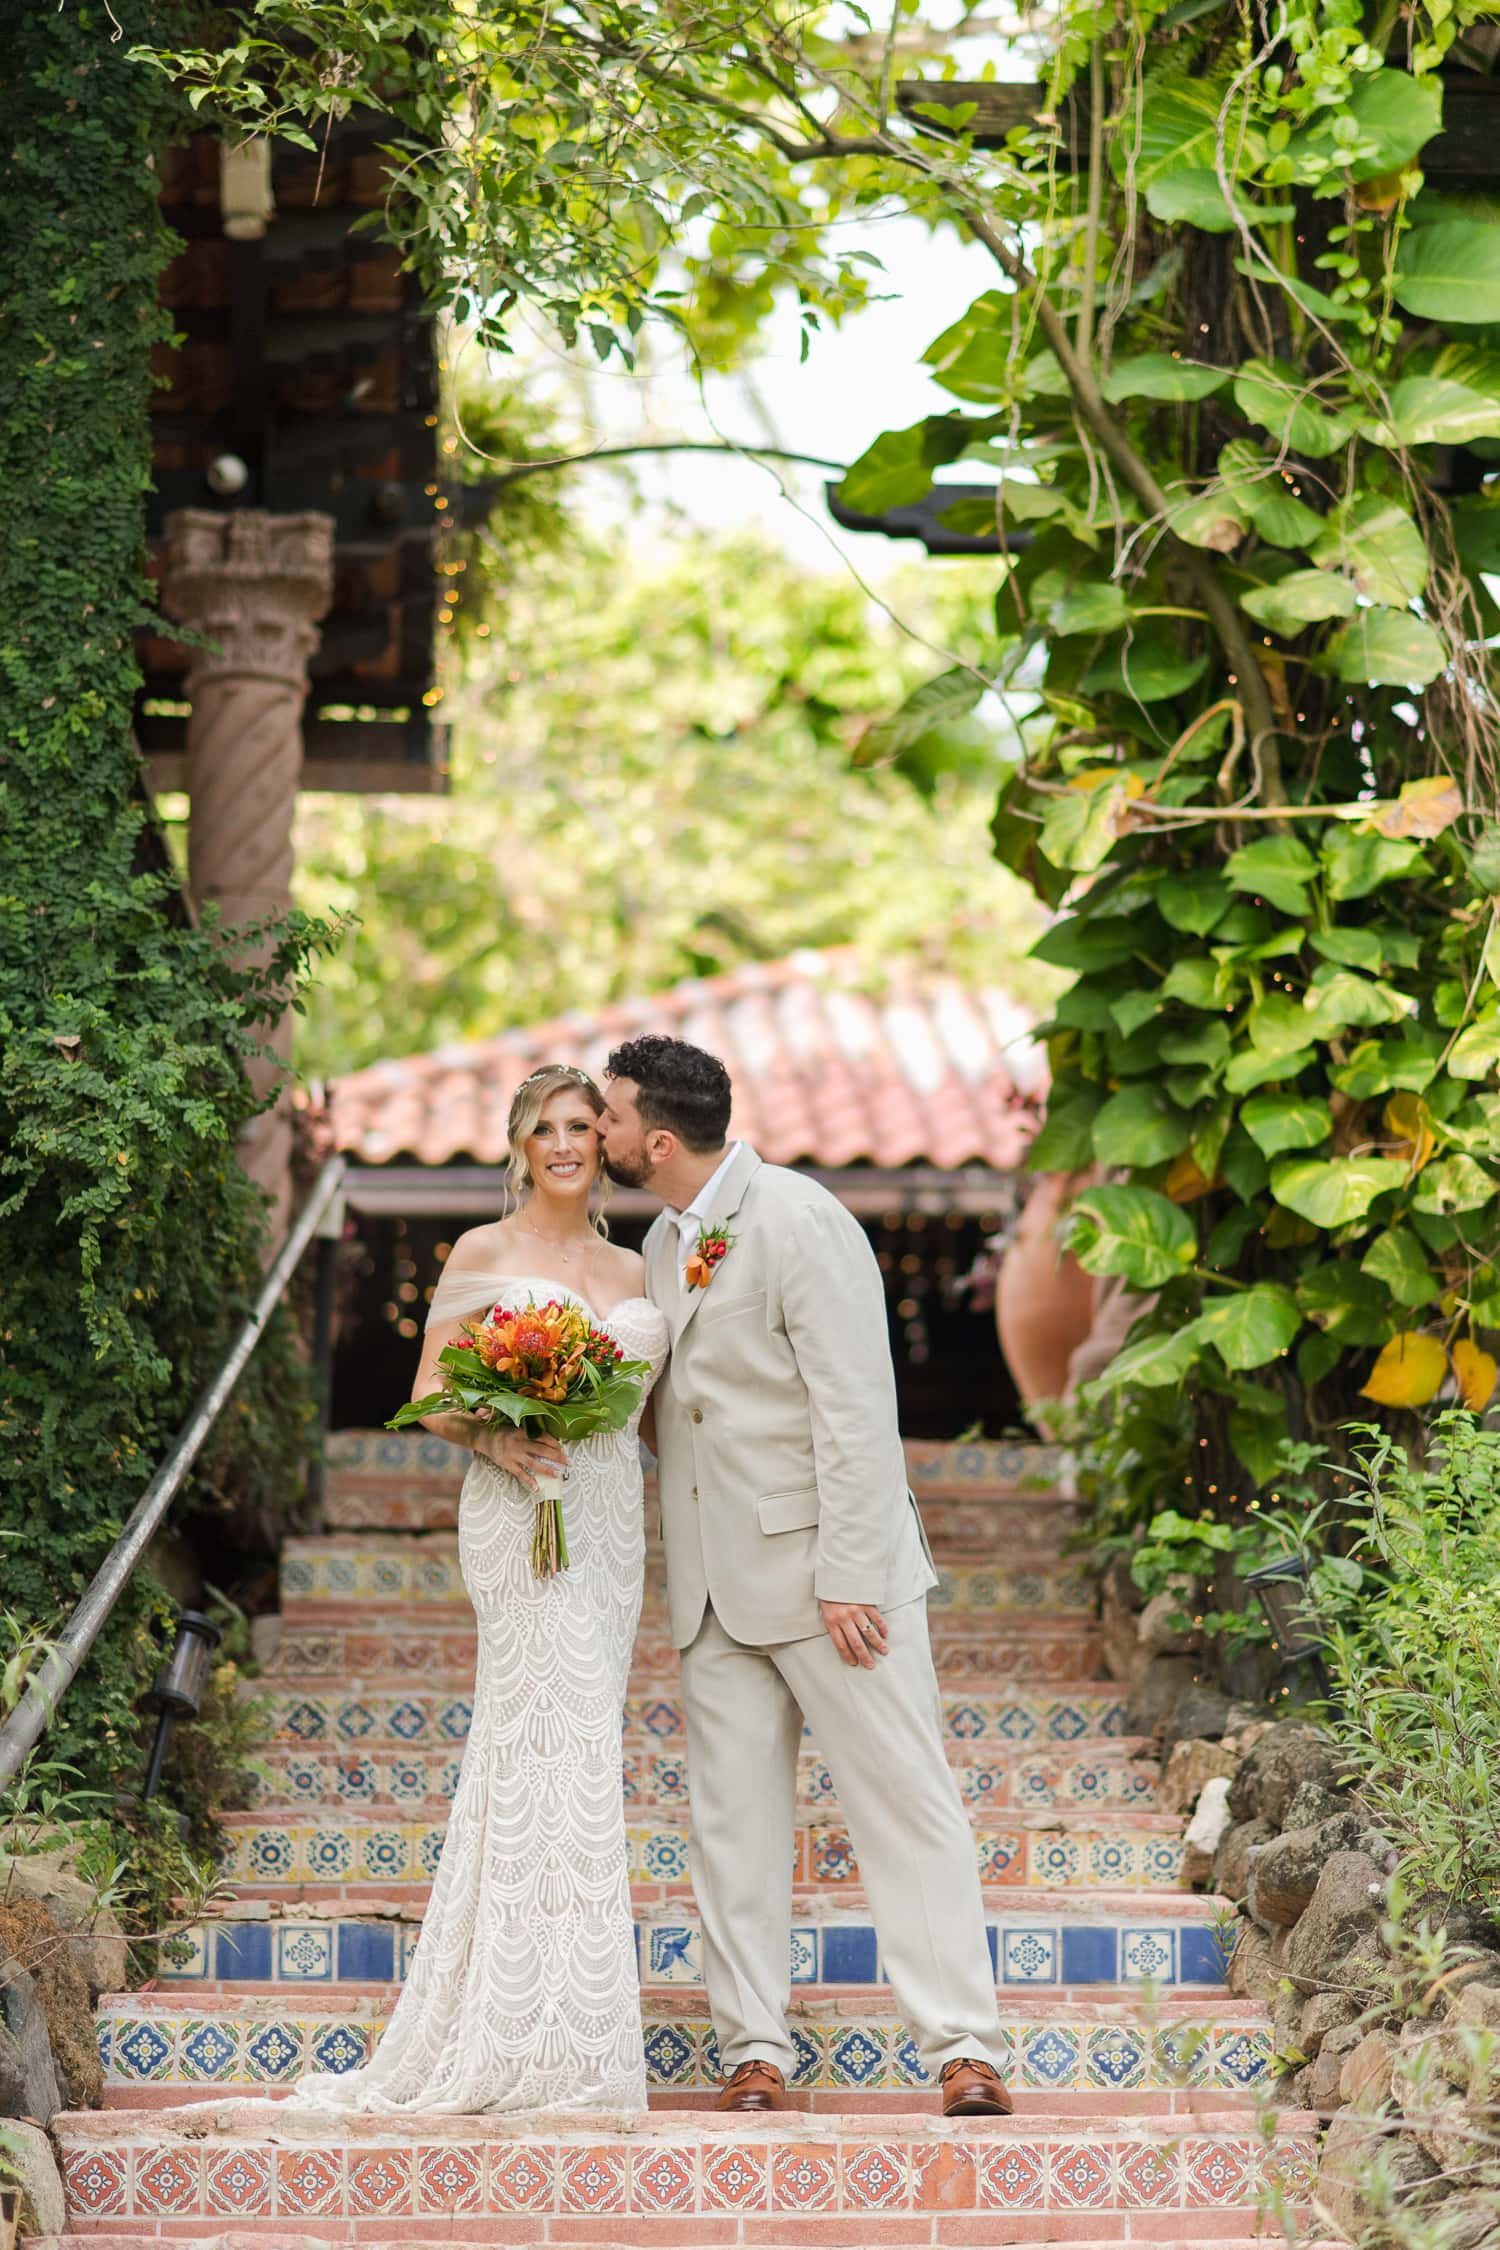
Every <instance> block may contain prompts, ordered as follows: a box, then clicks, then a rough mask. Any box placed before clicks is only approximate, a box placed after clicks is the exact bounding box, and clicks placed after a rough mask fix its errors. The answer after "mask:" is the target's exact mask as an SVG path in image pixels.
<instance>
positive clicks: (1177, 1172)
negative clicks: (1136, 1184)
mask: <svg viewBox="0 0 1500 2250" xmlns="http://www.w3.org/2000/svg"><path fill="white" fill-rule="evenodd" d="M1165 1185H1166V1190H1167V1193H1168V1195H1169V1196H1170V1197H1171V1199H1172V1201H1173V1202H1174V1203H1196V1202H1197V1200H1198V1198H1199V1196H1200V1195H1211V1194H1212V1193H1213V1186H1214V1183H1213V1181H1212V1180H1210V1179H1208V1178H1206V1177H1205V1175H1204V1174H1203V1173H1202V1172H1201V1171H1200V1170H1199V1169H1198V1165H1197V1162H1196V1160H1195V1158H1194V1156H1193V1152H1192V1150H1191V1149H1189V1148H1185V1149H1184V1150H1183V1152H1182V1154H1181V1155H1180V1156H1174V1157H1173V1159H1172V1163H1171V1167H1170V1169H1169V1170H1168V1173H1167V1177H1166V1182H1165Z"/></svg>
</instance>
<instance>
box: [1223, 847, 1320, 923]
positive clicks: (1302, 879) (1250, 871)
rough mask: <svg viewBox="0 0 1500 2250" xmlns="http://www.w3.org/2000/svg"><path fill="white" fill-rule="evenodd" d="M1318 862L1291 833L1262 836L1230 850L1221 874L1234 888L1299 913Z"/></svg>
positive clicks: (1284, 911)
mask: <svg viewBox="0 0 1500 2250" xmlns="http://www.w3.org/2000/svg"><path fill="white" fill-rule="evenodd" d="M1317 872H1318V863H1317V861H1316V860H1315V859H1314V857H1313V855H1312V853H1311V852H1310V851H1309V850H1308V848H1307V846H1306V845H1305V844H1304V843H1301V842H1300V841H1299V840H1298V838H1297V837H1295V836H1265V837H1262V838H1261V840H1260V842H1259V843H1255V844H1243V845H1242V846H1241V847H1240V849H1239V850H1238V851H1237V852H1231V853H1230V855H1229V859H1228V861H1227V862H1226V864H1225V868H1224V873H1225V874H1226V876H1227V877H1228V878H1229V881H1230V882H1231V883H1232V884H1233V885H1234V888H1235V889H1236V890H1237V891H1250V892H1252V893H1254V894H1255V895H1256V896H1257V897H1260V898H1264V899H1267V900H1268V901H1269V902H1270V904H1271V905H1272V906H1274V907H1277V908H1278V909H1279V910H1280V911H1281V912H1282V913H1283V914H1301V913H1302V912H1303V911H1304V910H1305V908H1306V905H1307V890H1306V887H1307V885H1308V884H1309V883H1310V882H1311V881H1312V879H1313V877H1314V876H1315V875H1316V874H1317Z"/></svg>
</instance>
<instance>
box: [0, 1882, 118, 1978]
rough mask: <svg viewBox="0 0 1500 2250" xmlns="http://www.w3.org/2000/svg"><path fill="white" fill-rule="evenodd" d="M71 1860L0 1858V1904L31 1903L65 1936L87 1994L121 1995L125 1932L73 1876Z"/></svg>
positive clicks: (88, 1885)
mask: <svg viewBox="0 0 1500 2250" xmlns="http://www.w3.org/2000/svg"><path fill="white" fill-rule="evenodd" d="M73 1858H74V1854H73V1852H72V1851H71V1850H69V1849H64V1850H62V1851H57V1852H32V1853H30V1854H29V1855H24V1856H18V1857H15V1858H12V1857H10V1856H9V1855H8V1854H6V1853H0V1901H3V1902H4V1904H6V1905H13V1904H14V1903H15V1902H16V1901H17V1900H19V1899H35V1900H37V1901H38V1902H39V1903H40V1904H41V1905H42V1906H44V1907H45V1908H46V1910H47V1912H48V1913H49V1914H50V1915H51V1917H52V1920H53V1921H54V1922H55V1923H56V1924H57V1927H58V1928H59V1929H60V1930H65V1931H66V1932H67V1934H68V1951H69V1952H70V1953H71V1954H72V1956H73V1959H74V1960H75V1961H76V1962H77V1964H78V1967H79V1969H80V1971H81V1972H82V1975H83V1979H84V1982H85V1983H86V1984H87V1985H88V1988H89V1991H90V1993H91V1994H93V1995H94V1997H95V1998H97V1997H98V1995H99V1994H100V1993H101V1992H123V1991H124V1989H125V1984H126V1980H127V1977H128V1974H129V1971H128V1967H127V1963H126V1947H125V1932H124V1931H123V1929H122V1928H121V1927H120V1923H119V1920H118V1917H117V1916H116V1915H115V1914H113V1913H112V1912H111V1910H110V1909H109V1907H107V1906H101V1905H100V1904H99V1894H98V1892H97V1890H96V1889H95V1887H94V1885H93V1884H92V1883H87V1882H85V1881H84V1880H83V1878H82V1877H81V1876H79V1875H75V1874H74V1873H73V1871H72V1863H73Z"/></svg>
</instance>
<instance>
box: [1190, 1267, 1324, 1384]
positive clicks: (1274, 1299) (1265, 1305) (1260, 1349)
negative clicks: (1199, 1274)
mask: <svg viewBox="0 0 1500 2250" xmlns="http://www.w3.org/2000/svg"><path fill="white" fill-rule="evenodd" d="M1195 1326H1196V1328H1197V1331H1198V1334H1199V1336H1200V1337H1201V1339H1202V1340H1203V1342H1204V1343H1207V1344H1212V1345H1213V1347H1214V1349H1215V1351H1216V1352H1217V1353H1218V1355H1219V1357H1220V1359H1222V1360H1223V1362H1224V1365H1225V1366H1226V1367H1228V1368H1232V1369H1235V1370H1237V1371H1243V1370H1244V1369H1246V1368H1250V1367H1264V1366H1265V1364H1266V1362H1267V1360H1271V1359H1275V1358H1277V1357H1278V1356H1279V1355H1280V1354H1281V1353H1282V1352H1284V1351H1285V1350H1286V1348H1287V1346H1288V1345H1289V1344H1290V1343H1291V1341H1292V1339H1293V1337H1294V1336H1295V1335H1296V1333H1297V1331H1298V1329H1299V1328H1300V1327H1301V1326H1302V1315H1301V1313H1300V1312H1299V1311H1298V1309H1297V1300H1296V1298H1295V1297H1294V1296H1293V1295H1292V1293H1291V1291H1290V1289H1282V1288H1279V1287H1278V1286H1277V1285H1276V1283H1274V1282H1269V1281H1265V1282H1258V1283H1257V1284H1256V1286H1255V1287H1254V1288H1253V1289H1242V1290H1238V1291H1236V1293H1235V1294H1234V1295H1233V1296H1232V1297H1214V1298H1212V1299H1210V1301H1209V1302H1208V1303H1207V1304H1206V1305H1205V1306H1204V1308H1203V1310H1202V1312H1201V1313H1200V1314H1199V1316H1198V1319H1197V1321H1196V1323H1195Z"/></svg>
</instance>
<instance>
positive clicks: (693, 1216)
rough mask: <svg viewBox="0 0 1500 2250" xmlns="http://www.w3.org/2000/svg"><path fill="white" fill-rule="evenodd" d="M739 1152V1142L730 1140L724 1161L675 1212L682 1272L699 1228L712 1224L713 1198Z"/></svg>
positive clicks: (692, 1250)
mask: <svg viewBox="0 0 1500 2250" xmlns="http://www.w3.org/2000/svg"><path fill="white" fill-rule="evenodd" d="M739 1153H740V1144H739V1142H738V1141H731V1142H730V1144H729V1146H728V1148H727V1149H726V1150H725V1151H724V1161H723V1163H722V1164H721V1165H720V1166H719V1168H718V1170H717V1171H716V1172H714V1173H712V1174H711V1175H710V1177H709V1178H708V1179H706V1180H705V1181H704V1183H703V1185H702V1187H701V1188H699V1190H698V1192H697V1194H696V1195H695V1196H694V1197H693V1200H692V1202H691V1203H690V1204H688V1206H687V1208H686V1209H685V1210H683V1211H679V1212H677V1213H676V1214H675V1215H676V1219H677V1231H678V1234H679V1236H680V1237H681V1254H680V1256H679V1258H678V1265H679V1267H680V1268H681V1270H682V1271H683V1272H686V1270H687V1262H688V1260H689V1258H690V1257H691V1256H692V1255H693V1252H694V1251H695V1250H696V1249H697V1247H698V1235H699V1232H700V1230H701V1229H702V1228H704V1227H706V1226H709V1225H711V1224H712V1221H713V1216H714V1198H715V1197H716V1196H717V1194H718V1192H719V1190H720V1188H721V1187H722V1186H723V1185H724V1175H725V1173H726V1172H727V1171H728V1170H729V1167H730V1165H731V1164H732V1163H733V1162H734V1160H735V1158H736V1157H737V1156H738V1155H739Z"/></svg>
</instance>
